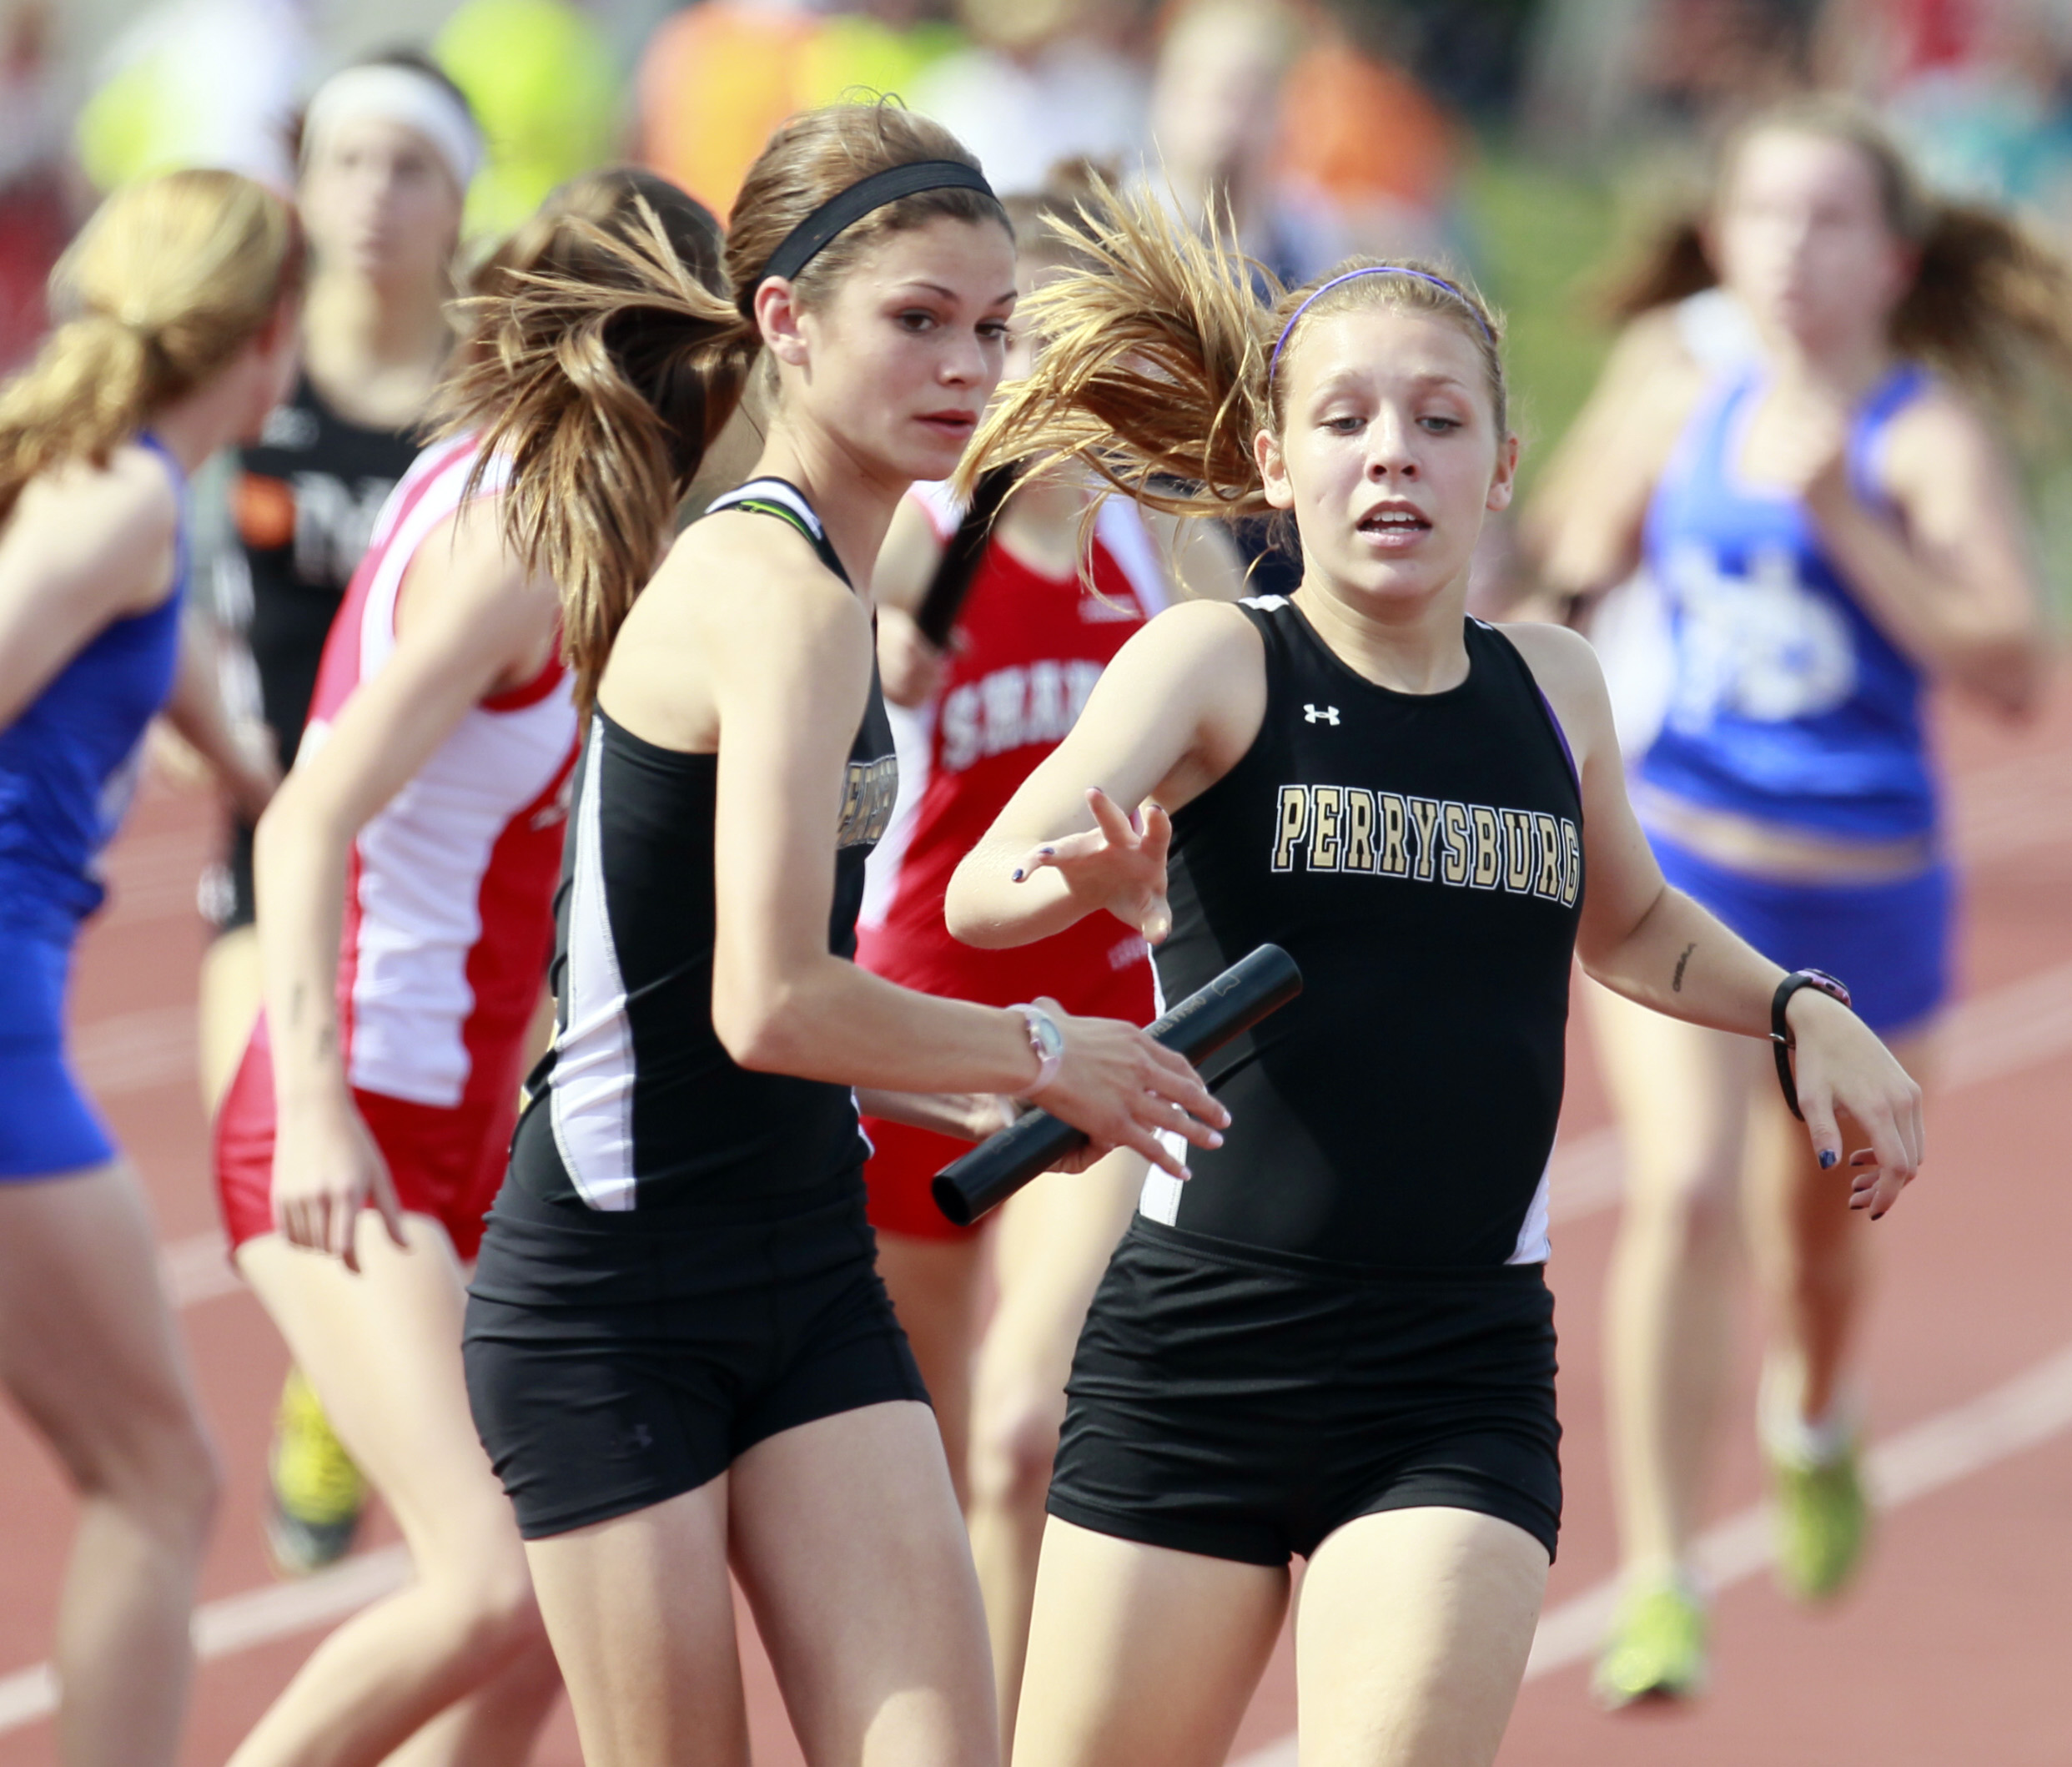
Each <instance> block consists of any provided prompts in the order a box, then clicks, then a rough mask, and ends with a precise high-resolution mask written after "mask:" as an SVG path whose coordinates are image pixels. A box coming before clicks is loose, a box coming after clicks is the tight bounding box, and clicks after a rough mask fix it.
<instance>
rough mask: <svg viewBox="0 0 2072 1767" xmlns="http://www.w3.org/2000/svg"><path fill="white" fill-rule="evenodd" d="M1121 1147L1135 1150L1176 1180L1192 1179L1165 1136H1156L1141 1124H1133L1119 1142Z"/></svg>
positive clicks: (1191, 1174) (1191, 1175)
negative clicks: (1166, 1141) (1167, 1143)
mask: <svg viewBox="0 0 2072 1767" xmlns="http://www.w3.org/2000/svg"><path fill="white" fill-rule="evenodd" d="M1116 1145H1117V1146H1119V1147H1127V1148H1131V1149H1134V1150H1135V1151H1136V1152H1138V1153H1139V1154H1142V1155H1144V1158H1145V1159H1147V1160H1149V1161H1150V1162H1151V1163H1152V1165H1155V1166H1157V1167H1158V1168H1159V1170H1160V1171H1162V1172H1169V1173H1171V1174H1172V1175H1173V1176H1174V1177H1175V1178H1191V1177H1193V1176H1194V1174H1193V1173H1192V1172H1190V1171H1189V1170H1187V1167H1186V1165H1185V1164H1184V1162H1183V1161H1182V1160H1181V1159H1180V1156H1179V1155H1178V1154H1176V1153H1174V1151H1173V1150H1172V1149H1171V1148H1170V1147H1169V1146H1168V1145H1166V1143H1165V1140H1164V1137H1163V1136H1161V1135H1155V1134H1154V1133H1153V1132H1152V1131H1151V1130H1149V1129H1146V1128H1144V1127H1143V1126H1142V1125H1139V1124H1136V1123H1132V1124H1131V1125H1129V1130H1128V1131H1127V1132H1126V1133H1125V1134H1124V1135H1123V1136H1122V1137H1121V1138H1120V1139H1119V1140H1118V1141H1117V1143H1116Z"/></svg>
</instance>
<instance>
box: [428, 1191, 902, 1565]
mask: <svg viewBox="0 0 2072 1767" xmlns="http://www.w3.org/2000/svg"><path fill="white" fill-rule="evenodd" d="M863 1204H864V1192H863V1183H862V1174H861V1173H860V1172H851V1173H848V1174H847V1175H844V1176H843V1177H842V1179H841V1180H840V1181H837V1183H836V1184H834V1185H832V1186H828V1187H827V1189H826V1190H825V1191H821V1192H817V1193H815V1194H813V1195H812V1196H806V1197H787V1199H786V1211H785V1212H784V1214H783V1215H782V1217H781V1218H778V1219H774V1220H773V1219H769V1218H767V1215H768V1211H767V1206H764V1207H763V1208H762V1209H761V1210H760V1211H758V1213H759V1214H760V1215H761V1216H763V1217H764V1218H749V1217H748V1216H747V1211H743V1210H742V1208H740V1207H738V1206H735V1207H733V1208H731V1209H727V1208H712V1207H700V1206H697V1204H695V1203H684V1204H681V1205H678V1206H674V1207H671V1208H651V1209H644V1210H637V1211H628V1212H625V1213H605V1212H602V1211H594V1210H591V1209H587V1208H585V1207H583V1206H581V1205H580V1204H575V1203H560V1202H548V1201H542V1200H541V1199H540V1198H538V1197H535V1196H530V1195H528V1194H527V1193H526V1191H522V1190H521V1189H519V1188H518V1186H515V1185H514V1184H510V1183H508V1182H507V1183H506V1184H505V1186H504V1188H503V1191H502V1192H501V1193H500V1195H499V1196H498V1197H497V1199H496V1204H495V1207H494V1208H493V1209H492V1210H491V1211H490V1217H489V1227H488V1231H487V1232H486V1233H485V1236H484V1237H483V1241H482V1251H481V1257H480V1261H479V1262H478V1263H477V1264H476V1266H475V1281H474V1282H473V1283H472V1284H471V1285H470V1287H469V1291H468V1311H467V1327H466V1332H465V1340H464V1347H465V1359H466V1365H467V1380H468V1400H469V1403H470V1406H471V1407H472V1408H473V1410H474V1412H475V1428H476V1429H477V1430H478V1431H479V1432H480V1434H481V1437H482V1445H483V1447H485V1448H486V1449H487V1450H488V1451H489V1457H490V1463H491V1464H492V1465H493V1466H494V1467H495V1469H496V1474H497V1477H498V1478H500V1479H502V1480H503V1482H504V1489H505V1491H506V1492H507V1493H509V1494H510V1500H511V1503H512V1504H513V1505H514V1506H515V1508H516V1510H517V1512H518V1528H519V1532H520V1533H522V1534H523V1535H524V1536H525V1537H526V1538H527V1539H528V1540H538V1539H544V1538H547V1537H548V1536H550V1535H553V1534H559V1533H567V1532H569V1531H570V1530H571V1529H572V1528H582V1527H586V1526H587V1525H588V1524H590V1523H593V1522H602V1521H606V1520H609V1519H610V1518H611V1517H613V1516H619V1515H627V1514H630V1513H632V1512H633V1511H635V1510H638V1509H645V1508H648V1507H649V1506H650V1505H651V1504H655V1503H662V1502H665V1501H666V1499H668V1498H672V1497H676V1496H679V1495H681V1493H684V1492H686V1491H691V1490H695V1489H696V1488H697V1487H698V1486H700V1485H702V1484H704V1483H707V1481H709V1480H711V1479H712V1478H717V1476H718V1475H719V1474H720V1473H722V1472H725V1471H726V1470H727V1467H728V1466H730V1465H731V1464H732V1462H733V1461H734V1460H735V1459H736V1457H738V1456H739V1455H741V1454H742V1453H743V1452H746V1451H747V1449H749V1448H751V1447H754V1446H755V1444H756V1443H757V1442H761V1441H762V1440H763V1439H765V1438H766V1437H770V1436H774V1435H776V1434H777V1433H778V1432H780V1431H782V1430H787V1429H792V1428H794V1427H797V1425H799V1424H802V1423H810V1422H813V1421H815V1420H816V1419H817V1418H821V1417H833V1416H834V1415H836V1414H837V1413H838V1412H845V1411H855V1410H857V1409H860V1408H861V1407H863V1406H866V1405H878V1404H882V1403H883V1402H886V1401H888V1400H893V1399H915V1400H919V1401H920V1402H923V1404H925V1403H926V1402H928V1390H927V1388H926V1387H923V1385H922V1382H921V1376H920V1372H919V1371H918V1369H917V1368H916V1367H915V1366H914V1361H913V1352H911V1351H910V1350H909V1349H908V1347H907V1339H906V1335H905V1333H904V1332H902V1331H901V1330H900V1328H899V1325H898V1321H897V1320H895V1319H894V1318H893V1311H892V1303H891V1301H889V1300H888V1298H887V1297H886V1294H885V1285H884V1284H883V1281H880V1280H879V1278H878V1266H877V1255H878V1254H877V1244H876V1241H874V1240H873V1237H872V1234H871V1230H870V1226H869V1223H868V1221H866V1220H865V1219H864V1214H863Z"/></svg>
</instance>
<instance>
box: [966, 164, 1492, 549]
mask: <svg viewBox="0 0 2072 1767" xmlns="http://www.w3.org/2000/svg"><path fill="white" fill-rule="evenodd" d="M1051 224H1052V226H1053V228H1054V229H1055V230H1056V231H1057V232H1058V233H1059V234H1060V235H1061V236H1062V237H1063V238H1064V240H1065V241H1066V242H1067V244H1069V248H1070V252H1069V262H1070V266H1071V267H1070V268H1069V269H1067V270H1066V271H1065V273H1064V274H1062V275H1060V276H1059V277H1058V278H1057V279H1055V280H1054V281H1053V282H1052V283H1050V284H1049V285H1048V286H1047V287H1045V288H1043V289H1039V290H1038V291H1037V292H1036V293H1035V294H1033V295H1030V296H1029V297H1028V299H1027V300H1024V301H1023V302H1022V304H1021V305H1020V307H1019V308H1018V311H1017V315H1016V317H1017V319H1018V320H1020V321H1022V322H1024V323H1026V324H1027V325H1029V327H1030V328H1031V329H1032V330H1033V331H1035V332H1036V333H1037V335H1039V336H1040V337H1041V338H1042V339H1043V350H1042V354H1041V355H1039V357H1038V359H1037V364H1036V370H1035V372H1034V373H1033V374H1032V375H1030V376H1029V377H1028V379H1027V380H1022V381H1018V382H1016V383H1015V384H1013V385H1010V386H1008V387H1007V388H1006V389H1004V390H1003V394H1002V396H1001V398H1000V399H999V400H998V403H997V404H996V405H994V407H993V410H992V412H991V413H990V415H988V417H987V419H986V421H985V422H984V423H983V425H981V426H980V429H979V431H978V436H977V438H976V439H975V440H973V444H972V446H971V449H970V451H969V452H968V453H967V454H966V455H965V456H964V461H963V466H962V467H961V468H960V469H959V470H958V487H959V489H960V490H961V491H963V492H964V494H965V495H967V496H968V495H969V487H970V486H973V485H974V484H975V483H976V482H977V481H978V477H979V476H980V474H982V473H983V472H984V471H987V470H988V468H990V467H993V466H1003V465H1013V464H1015V463H1018V462H1020V461H1027V460H1030V459H1033V458H1035V457H1038V456H1045V455H1066V456H1070V457H1071V458H1073V459H1074V460H1076V461H1079V463H1080V464H1081V465H1082V466H1084V467H1085V468H1086V469H1087V470H1088V471H1089V472H1091V473H1093V474H1094V476H1097V477H1098V478H1099V479H1102V480H1104V481H1106V483H1107V484H1108V485H1109V487H1111V488H1112V489H1113V490H1115V491H1122V492H1124V493H1125V494H1126V495H1128V496H1132V497H1134V498H1135V499H1136V500H1137V501H1139V503H1141V504H1144V505H1145V506H1147V507H1149V508H1152V509H1157V510H1163V511H1166V512H1167V513H1168V514H1170V515H1175V516H1257V515H1263V514H1266V513H1268V512H1269V511H1270V507H1271V506H1270V505H1269V504H1268V503H1267V501H1266V489H1265V484H1264V483H1263V482H1262V481H1261V480H1260V470H1259V460H1258V456H1257V455H1256V454H1255V452H1254V450H1253V442H1254V440H1255V437H1256V436H1257V435H1258V434H1259V432H1260V430H1268V431H1270V433H1272V434H1274V435H1279V434H1280V429H1281V422H1282V417H1283V412H1282V409H1281V405H1282V401H1283V400H1284V399H1285V394H1286V389H1287V383H1288V378H1289V366H1288V365H1289V362H1290V360H1291V358H1292V356H1293V355H1294V353H1295V351H1296V350H1298V349H1299V348H1300V340H1301V338H1302V337H1303V336H1305V335H1306V334H1307V331H1308V329H1309V327H1310V325H1313V324H1315V322H1316V321H1317V320H1320V319H1323V318H1326V317H1328V316H1329V315H1331V314H1334V313H1342V312H1346V311H1350V310H1359V309H1365V308H1382V309H1386V310H1393V311H1401V312H1412V313H1420V314H1428V315H1431V316H1432V317H1434V318H1436V319H1441V320H1446V322H1447V323H1448V324H1451V325H1456V326H1458V327H1459V328H1460V329H1461V331H1462V332H1463V334H1464V335H1466V337H1467V338H1468V339H1469V340H1470V341H1471V343H1473V344H1474V345H1475V347H1476V352H1477V354H1478V355H1480V356H1481V361H1482V370H1483V375H1484V378H1485V380H1486V383H1487V386H1488V390H1489V396H1490V404H1491V412H1492V415H1493V416H1494V418H1495V422H1496V433H1497V434H1498V435H1502V434H1503V433H1504V432H1505V426H1506V422H1507V421H1508V405H1507V395H1506V389H1505V382H1504V367H1503V357H1502V343H1503V321H1502V319H1501V317H1500V316H1499V315H1497V314H1496V312H1495V311H1494V310H1492V309H1491V307H1490V306H1489V305H1488V304H1487V303H1486V301H1485V300H1483V299H1482V298H1481V295H1479V294H1477V293H1476V290H1475V289H1474V287H1473V285H1472V284H1470V283H1469V282H1468V281H1467V280H1466V279H1465V278H1462V277H1460V276H1458V275H1456V274H1451V273H1450V272H1443V271H1441V269H1438V268H1436V267H1435V266H1433V265H1431V264H1424V263H1421V262H1420V261H1419V260H1417V259H1397V260H1395V261H1393V262H1391V263H1389V264H1380V263H1379V262H1377V261H1375V260H1374V259H1350V260H1348V261H1347V262H1345V263H1344V264H1339V265H1337V266H1336V267H1335V269H1332V270H1331V271H1330V273H1329V274H1326V275H1325V276H1321V277H1319V278H1317V279H1315V281H1313V282H1310V283H1309V284H1305V286H1304V287H1302V288H1299V289H1285V290H1284V289H1281V288H1280V286H1279V284H1277V283H1275V281H1274V279H1273V278H1272V277H1271V276H1270V274H1268V273H1267V272H1266V271H1265V269H1261V268H1260V266H1259V265H1258V264H1255V263H1253V262H1252V261H1251V260H1250V259H1248V258H1246V257H1245V256H1244V255H1243V254H1241V253H1240V251H1239V250H1238V249H1237V248H1236V247H1235V244H1232V243H1231V242H1230V239H1229V237H1228V235H1227V234H1226V233H1225V232H1224V231H1223V230H1221V229H1215V230H1213V231H1211V232H1210V234H1208V235H1207V236H1206V237H1204V235H1203V234H1199V233H1197V232H1196V231H1195V230H1194V229H1193V228H1191V227H1189V226H1187V225H1186V224H1184V223H1182V222H1180V221H1179V220H1177V219H1174V216H1173V215H1172V214H1170V213H1169V211H1168V210H1167V209H1165V207H1164V205H1163V204H1160V203H1159V202H1158V200H1157V199H1155V198H1154V197H1152V196H1150V195H1149V194H1144V193H1139V194H1135V195H1134V196H1132V197H1130V198H1128V199H1119V198H1118V197H1116V196H1115V194H1114V193H1113V192H1112V191H1111V190H1109V189H1108V188H1107V187H1106V186H1105V185H1097V187H1096V201H1095V204H1093V205H1087V204H1082V205H1081V206H1080V207H1079V209H1078V211H1077V213H1076V214H1075V215H1074V217H1073V218H1072V219H1070V220H1069V221H1064V222H1060V221H1058V220H1055V219H1054V220H1053V221H1052V223H1051ZM1363 272H1371V273H1373V274H1362V273H1363ZM1260 289H1265V290H1268V291H1270V293H1271V295H1272V296H1273V299H1272V300H1271V304H1270V305H1266V304H1262V302H1261V301H1260V296H1259V294H1258V292H1256V291H1258V290H1260ZM1276 345H1280V346H1281V350H1282V355H1281V359H1280V371H1279V374H1278V375H1276V374H1275V347H1276ZM1279 514H1280V512H1278V511H1276V512H1275V515H1276V517H1278V516H1279Z"/></svg>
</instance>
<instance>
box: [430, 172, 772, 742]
mask: <svg viewBox="0 0 2072 1767" xmlns="http://www.w3.org/2000/svg"><path fill="white" fill-rule="evenodd" d="M723 288H724V277H723V275H722V271H721V269H720V235H719V224H718V222H717V221H716V220H715V219H713V217H712V212H711V211H710V210H709V209H707V208H706V207H705V206H704V205H703V204H702V203H699V202H697V201H696V200H695V199H692V197H689V196H686V194H684V193H683V192H682V191H681V190H679V189H676V186H675V185H673V184H670V183H668V182H667V181H666V179H660V178H657V177H656V176H655V175H654V174H652V173H650V172H641V171H636V170H631V169H612V170H607V171H603V172H595V173H591V174H588V175H587V176H586V177H583V178H581V179H576V181H575V182H574V183H572V184H567V185H565V186H564V187H563V188H562V189H559V190H557V191H556V192H555V193H554V194H552V195H551V196H550V197H549V198H548V199H547V200H546V203H545V204H543V205H542V206H541V209H540V212H539V213H538V214H536V215H535V216H534V217H533V218H532V219H531V220H529V221H527V222H526V224H524V225H523V226H522V227H521V228H520V229H518V231H517V232H516V233H515V234H513V235H512V236H511V237H510V239H509V240H507V241H506V242H505V244H504V245H503V246H502V247H500V249H498V250H497V251H496V252H495V254H493V255H492V256H491V257H490V259H489V260H488V261H487V262H486V263H485V264H484V265H483V266H482V268H481V269H480V270H479V271H478V272H477V273H476V275H475V290H476V292H475V295H473V297H472V298H471V299H470V300H469V301H468V302H467V303H466V304H465V305H466V307H467V309H468V311H469V314H470V317H471V318H472V320H473V321H474V325H473V329H472V330H471V331H470V335H469V337H468V339H467V340H466V342H465V344H464V345H462V347H461V349H460V351H459V352H458V354H457V355H456V356H455V364H454V367H453V369H452V370H451V371H450V374H449V375H448V377H447V380H446V382H445V385H444V386H443V387H441V389H440V394H439V397H438V399H437V400H436V402H435V405H434V409H433V415H432V419H431V423H432V426H433V428H434V430H435V431H436V432H438V433H440V434H445V435H456V434H461V433H470V434H472V435H475V436H476V437H477V438H478V439H479V440H480V444H481V452H480V458H478V460H477V461H476V463H475V480H477V481H479V480H480V477H481V476H482V474H483V473H484V471H485V470H486V469H487V466H488V462H489V461H490V459H491V458H492V457H493V456H495V455H497V454H503V455H505V456H508V458H509V460H510V489H509V491H508V492H507V493H506V495H505V498H504V521H505V533H506V534H507V535H508V536H509V537H510V541H511V543H512V545H513V546H515V547H516V548H517V549H518V551H520V552H521V554H522V556H524V557H525V558H526V561H527V562H528V564H530V565H532V566H536V567H539V568H543V569H545V570H546V571H547V573H548V574H549V575H551V576H552V577H553V579H554V581H556V583H557V584H558V585H559V586H560V588H561V635H562V636H561V642H562V649H563V652H564V654H565V655H566V657H568V659H569V662H570V663H571V666H572V667H574V668H575V670H576V679H577V687H578V692H579V694H580V696H581V699H582V702H583V703H584V705H585V706H586V707H587V706H588V705H589V703H590V702H591V697H592V695H593V694H594V692H595V690H596V677H597V674H598V672H599V671H601V669H602V668H603V667H604V659H605V657H606V655H607V654H608V653H609V652H610V650H611V640H612V638H613V637H614V636H615V635H616V632H618V629H619V625H620V622H621V621H623V620H624V619H625V617H626V609H627V608H628V607H631V605H632V601H633V597H634V596H635V595H636V593H637V592H639V590H640V588H641V585H642V584H644V583H645V582H646V580H647V577H648V576H649V574H650V573H651V571H653V570H654V568H655V550H656V544H657V542H658V541H659V539H660V536H661V532H662V530H663V528H664V526H665V525H666V522H667V520H668V516H669V513H670V511H671V510H673V509H674V508H675V507H676V501H677V499H678V498H679V497H680V496H681V494H682V491H683V487H684V486H686V485H687V484H688V483H689V482H690V481H691V477H692V475H693V474H694V473H695V472H696V471H697V464H698V461H700V460H701V459H702V458H703V456H704V453H705V450H706V448H707V446H710V444H711V442H712V438H713V437H714V436H716V435H717V434H718V433H719V431H720V430H721V428H722V426H723V425H725V423H726V421H727V417H728V415H730V414H731V413H732V410H733V408H734V403H735V400H736V399H737V397H738V395H739V392H740V388H741V384H742V380H743V378H744V377H745V375H746V373H747V365H748V362H749V360H750V358H751V356H752V345H751V341H750V340H749V337H748V335H747V331H746V329H745V327H744V326H743V325H742V320H741V316H740V315H739V314H737V312H736V311H735V310H734V308H733V305H732V303H731V302H730V301H728V300H727V298H726V296H725V295H724V293H723V292H722V290H723ZM470 489H472V486H470Z"/></svg>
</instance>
